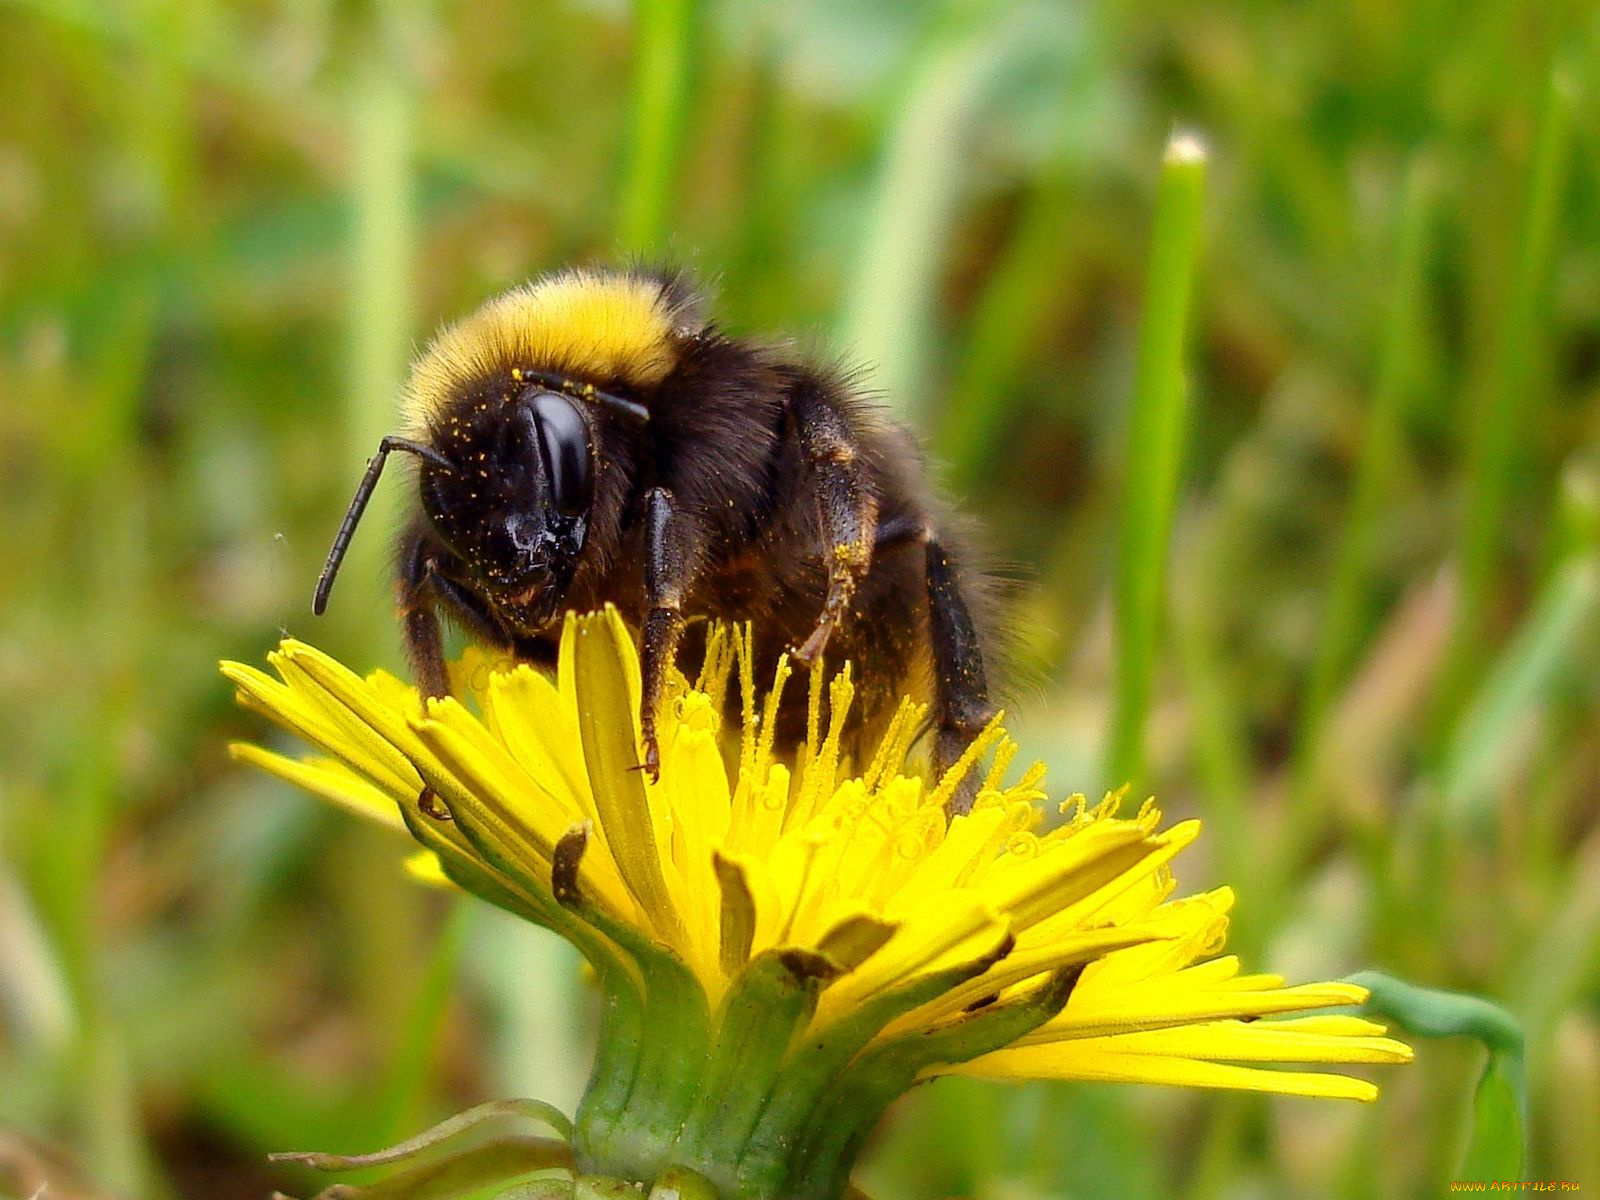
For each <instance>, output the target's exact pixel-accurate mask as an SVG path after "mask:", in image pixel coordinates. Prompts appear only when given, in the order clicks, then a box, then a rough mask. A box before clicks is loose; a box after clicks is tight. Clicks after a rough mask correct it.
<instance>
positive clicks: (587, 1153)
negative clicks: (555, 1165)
mask: <svg viewBox="0 0 1600 1200" xmlns="http://www.w3.org/2000/svg"><path fill="white" fill-rule="evenodd" d="M588 838H589V835H588V831H587V830H586V829H584V828H583V827H581V826H580V827H578V828H576V829H572V830H569V831H568V832H567V833H566V834H565V835H563V836H562V838H561V841H560V842H559V843H557V845H556V851H555V861H554V863H553V864H552V870H551V881H550V889H551V891H552V892H553V893H554V895H555V898H556V901H557V902H558V903H559V904H560V905H561V906H562V907H563V908H565V909H567V910H569V911H571V912H573V913H575V914H576V915H578V916H579V917H581V918H582V919H583V920H584V921H585V922H587V923H588V924H590V925H592V926H594V928H596V929H598V930H599V931H600V932H601V933H603V934H604V935H605V936H606V937H608V938H610V939H611V940H612V941H614V942H616V944H617V945H618V946H620V947H621V948H622V949H623V950H624V951H625V952H626V953H627V954H628V955H629V956H630V957H631V958H632V959H633V961H634V963H635V964H636V966H637V967H638V970H639V973H640V975H641V976H642V977H643V980H644V1025H643V1032H644V1033H645V1034H646V1036H643V1037H642V1039H641V1043H640V1047H639V1056H638V1067H637V1070H636V1071H635V1072H634V1074H633V1079H632V1085H631V1086H630V1088H629V1089H628V1092H627V1095H626V1098H625V1099H624V1100H623V1101H622V1102H621V1103H620V1104H617V1105H616V1106H615V1107H614V1108H613V1109H612V1110H611V1111H610V1112H601V1111H598V1105H599V1104H600V1103H601V1097H600V1095H599V1094H597V1093H596V1091H595V1088H596V1086H597V1085H600V1086H602V1087H603V1088H604V1094H605V1095H606V1096H607V1097H609V1095H610V1093H611V1090H612V1088H611V1085H609V1084H606V1083H605V1082H604V1081H602V1080H600V1079H599V1078H598V1072H597V1074H596V1076H595V1077H592V1079H591V1084H590V1090H589V1091H588V1092H586V1093H585V1094H584V1097H583V1100H582V1102H581V1103H580V1104H579V1105H578V1120H577V1134H576V1136H575V1137H574V1139H573V1146H574V1148H575V1149H576V1150H577V1153H578V1161H579V1163H580V1165H588V1164H603V1165H604V1167H605V1169H607V1170H613V1171H615V1170H622V1171H626V1172H627V1173H629V1174H630V1175H633V1176H634V1177H635V1178H639V1179H649V1178H651V1177H653V1176H654V1175H655V1174H656V1173H657V1172H658V1171H660V1170H661V1169H662V1168H663V1167H665V1166H667V1165H668V1160H667V1158H666V1157H665V1155H666V1153H667V1151H668V1149H669V1148H670V1147H671V1145H672V1143H673V1142H674V1141H676V1140H677V1137H678V1134H679V1133H680V1132H681V1131H682V1129H683V1122H684V1119H685V1118H686V1117H687V1116H688V1114H689V1109H690V1106H691V1105H692V1104H693V1103H694V1100H695V1095H696V1092H697V1090H698V1088H699V1086H700V1079H701V1073H702V1071H704V1069H705V1064H706V1056H707V1054H708V1053H709V1051H710V1046H711V1013H710V1010H709V1008H708V1006H707V1004H706V994H705V989H704V988H703V987H702V986H701V984H700V981H699V979H698V978H696V976H695V974H694V972H693V971H691V970H690V969H689V967H688V965H687V964H686V963H684V961H683V959H681V958H680V957H679V956H678V955H677V954H675V953H674V952H673V951H671V950H669V949H668V948H667V947H665V946H663V945H662V944H661V943H659V942H657V941H656V940H655V939H654V938H652V937H651V936H650V935H649V934H647V933H645V932H643V931H642V930H639V929H635V928H634V927H633V926H631V925H629V924H627V923H626V922H624V921H620V920H618V919H617V918H616V917H614V916H612V915H611V914H610V913H607V912H605V911H604V910H603V909H601V908H600V907H599V906H598V905H594V904H590V903H589V901H588V900H587V899H586V898H585V897H584V895H583V892H582V890H581V889H580V888H579V886H578V866H579V863H580V862H581V860H582V858H583V851H584V848H585V846H587V844H588ZM607 1102H608V1103H609V1100H608V1101H607ZM623 1111H626V1113H627V1120H626V1122H625V1123H623V1122H618V1121H614V1120H612V1117H613V1116H614V1115H615V1114H617V1113H621V1112H623Z"/></svg>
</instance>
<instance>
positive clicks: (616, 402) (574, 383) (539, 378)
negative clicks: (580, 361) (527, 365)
mask: <svg viewBox="0 0 1600 1200" xmlns="http://www.w3.org/2000/svg"><path fill="white" fill-rule="evenodd" d="M512 377H513V378H515V379H518V380H522V381H526V382H530V383H542V384H544V386H545V387H547V388H554V389H555V390H556V391H558V392H565V393H566V394H567V395H569V396H572V397H574V398H575V399H578V400H587V401H589V402H590V403H591V404H598V405H600V406H601V407H602V408H609V409H610V410H611V411H612V412H615V413H620V414H621V415H622V416H625V417H629V418H631V419H632V420H635V421H640V422H644V421H648V420H649V419H650V410H649V409H648V408H646V407H645V406H644V405H642V404H640V403H639V402H638V401H635V400H624V399H623V398H622V397H621V396H613V395H612V394H611V393H610V392H602V391H601V390H600V389H599V388H597V387H595V385H594V384H592V383H584V382H583V381H582V380H581V379H568V378H567V377H566V376H565V375H554V374H552V373H550V372H549V371H523V370H517V371H513V372H512Z"/></svg>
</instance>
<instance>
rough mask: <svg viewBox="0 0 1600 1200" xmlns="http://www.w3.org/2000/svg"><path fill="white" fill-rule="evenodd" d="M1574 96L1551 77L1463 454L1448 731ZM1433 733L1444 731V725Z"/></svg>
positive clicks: (1499, 502) (1474, 653)
mask: <svg viewBox="0 0 1600 1200" xmlns="http://www.w3.org/2000/svg"><path fill="white" fill-rule="evenodd" d="M1572 108H1573V101H1572V95H1571V89H1570V88H1569V86H1568V84H1567V81H1566V79H1565V77H1564V76H1563V74H1562V73H1561V72H1560V71H1554V72H1552V73H1551V75H1550V79H1549V83H1548V85H1547V87H1546V90H1545V95H1544V101H1543V106H1542V109H1541V112H1540V115H1539V129H1538V142H1537V144H1536V146H1535V149H1534V157H1533V163H1532V167H1531V170H1530V172H1529V175H1528V191H1527V196H1526V200H1525V202H1524V205H1523V212H1522V218H1521V223H1520V226H1519V228H1518V231H1517V238H1516V251H1515V253H1516V259H1515V266H1514V268H1513V274H1512V277H1511V286H1510V289H1509V292H1508V293H1507V296H1506V306H1505V310H1504V313H1503V315H1502V318H1501V323H1500V327H1499V330H1498V335H1497V342H1496V347H1495V354H1494V359H1493V361H1492V362H1491V364H1490V367H1489V378H1488V382H1487V384H1486V386H1485V390H1484V394H1483V397H1482V401H1481V406H1480V408H1479V411H1478V413H1477V417H1476V420H1475V421H1474V423H1473V426H1472V430H1471V433H1470V435H1469V437H1470V441H1469V442H1468V445H1467V450H1466V467H1465V476H1466V478H1465V492H1466V509H1465V512H1464V513H1463V517H1462V526H1461V540H1460V544H1459V546H1458V547H1457V551H1456V553H1457V558H1458V560H1459V563H1460V593H1459V596H1458V599H1457V610H1456V622H1455V631H1454V636H1453V640H1452V645H1451V652H1450V657H1449V660H1448V662H1447V664H1446V669H1445V677H1444V681H1443V684H1442V686H1441V689H1440V693H1439V695H1440V700H1441V703H1442V706H1443V707H1442V709H1441V712H1440V714H1439V717H1440V719H1441V720H1442V721H1444V722H1448V721H1449V720H1450V719H1451V718H1452V717H1453V716H1454V714H1455V712H1456V711H1459V710H1458V709H1457V708H1456V705H1457V703H1458V702H1459V699H1460V697H1461V696H1462V695H1463V694H1464V692H1465V687H1466V686H1467V685H1470V683H1471V682H1472V680H1473V677H1474V676H1475V675H1476V674H1477V670H1478V665H1479V663H1480V661H1481V657H1482V653H1483V649H1484V645H1483V643H1484V640H1485V637H1486V633H1487V630H1486V625H1487V620H1488V610H1489V604H1490V600H1491V598H1492V593H1493V591H1494V582H1495V576H1496V572H1497V570H1498V568H1499V566H1500V563H1501V555H1502V552H1503V550H1504V547H1505V540H1506V537H1505V516H1506V504H1507V499H1508V497H1509V496H1510V495H1511V493H1512V491H1513V490H1514V482H1515V481H1514V479H1513V472H1514V471H1515V468H1516V464H1517V457H1518V454H1519V451H1520V449H1521V447H1522V445H1523V442H1524V438H1525V436H1526V433H1527V431H1528V429H1530V428H1531V427H1532V426H1533V424H1534V421H1535V418H1536V416H1537V414H1538V412H1539V409H1540V405H1539V404H1538V403H1537V384H1538V379H1539V374H1540V367H1541V355H1542V350H1543V342H1544V339H1543V325H1544V314H1545V306H1546V300H1547V296H1548V291H1549V279H1550V273H1551V263H1552V261H1553V259H1554V255H1555V238H1556V232H1557V229H1558V225H1559V218H1560V205H1561V196H1562V192H1563V190H1564V187H1565V183H1566V176H1567V165H1568V161H1569V159H1570V158H1571V148H1572ZM1438 728H1440V729H1443V728H1445V726H1443V725H1441V726H1439V727H1438Z"/></svg>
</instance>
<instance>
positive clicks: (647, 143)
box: [617, 0, 703, 254]
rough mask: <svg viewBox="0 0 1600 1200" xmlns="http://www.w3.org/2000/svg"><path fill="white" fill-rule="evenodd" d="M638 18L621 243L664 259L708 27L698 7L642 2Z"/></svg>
mask: <svg viewBox="0 0 1600 1200" xmlns="http://www.w3.org/2000/svg"><path fill="white" fill-rule="evenodd" d="M636 11H637V14H638V15H637V25H636V27H637V30H638V49H637V58H636V68H635V73H634V78H633V111H632V113H631V114H630V116H629V123H628V149H627V152H626V160H625V162H624V166H623V178H622V198H621V211H620V213H619V215H618V219H617V239H618V241H620V242H621V244H622V248H623V250H624V251H626V252H628V253H630V254H658V253H660V252H661V251H662V250H663V249H664V248H665V243H666V241H667V230H668V219H669V217H670V216H671V214H672V213H673V211H674V208H675V205H676V203H677V197H678V179H679V177H680V175H681V174H682V165H683V145H684V139H685V135H686V134H687V131H688V128H689V110H690V107H691V105H692V104H693V100H694V87H695V74H696V62H697V57H698V55H699V46H700V32H701V27H702V25H703V20H702V14H701V8H700V4H699V3H698V0H640V3H639V4H638V5H637V6H636Z"/></svg>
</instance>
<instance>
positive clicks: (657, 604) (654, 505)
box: [639, 487, 706, 779]
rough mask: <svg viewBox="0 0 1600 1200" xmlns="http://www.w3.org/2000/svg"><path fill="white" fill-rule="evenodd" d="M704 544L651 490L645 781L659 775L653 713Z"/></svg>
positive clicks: (663, 491) (644, 640) (644, 643)
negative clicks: (648, 777) (647, 776)
mask: <svg viewBox="0 0 1600 1200" xmlns="http://www.w3.org/2000/svg"><path fill="white" fill-rule="evenodd" d="M705 544H706V538H705V535H704V533H703V532H702V530H701V528H700V526H699V525H698V524H697V523H696V522H695V521H694V520H693V519H692V518H690V517H688V516H687V515H686V514H685V513H684V512H683V511H682V510H680V509H679V508H677V507H676V505H675V504H674V502H673V496H672V492H671V491H670V490H668V489H667V488H664V487H657V488H651V489H650V492H649V494H648V495H647V496H646V498H645V615H644V629H643V630H642V632H641V636H640V643H641V644H640V647H639V674H640V681H641V685H642V686H641V688H640V690H641V692H642V695H641V697H640V704H639V734H640V738H639V740H640V742H641V743H642V745H641V747H640V748H641V750H642V758H643V761H642V762H641V763H640V765H641V766H642V767H643V768H644V769H645V770H646V771H648V772H649V773H650V778H651V779H656V778H658V777H659V775H660V773H661V748H660V745H659V744H658V743H657V741H656V710H657V709H659V708H660V707H661V700H662V697H663V695H664V694H665V693H666V687H667V671H668V669H669V668H670V667H671V666H672V663H673V661H674V659H675V658H676V657H677V653H678V641H679V639H681V638H682V637H683V600H684V596H685V595H687V594H688V591H689V587H690V584H691V583H692V582H693V581H694V578H695V575H696V573H697V571H698V569H699V564H700V562H701V561H702V559H703V558H704V557H705Z"/></svg>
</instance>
